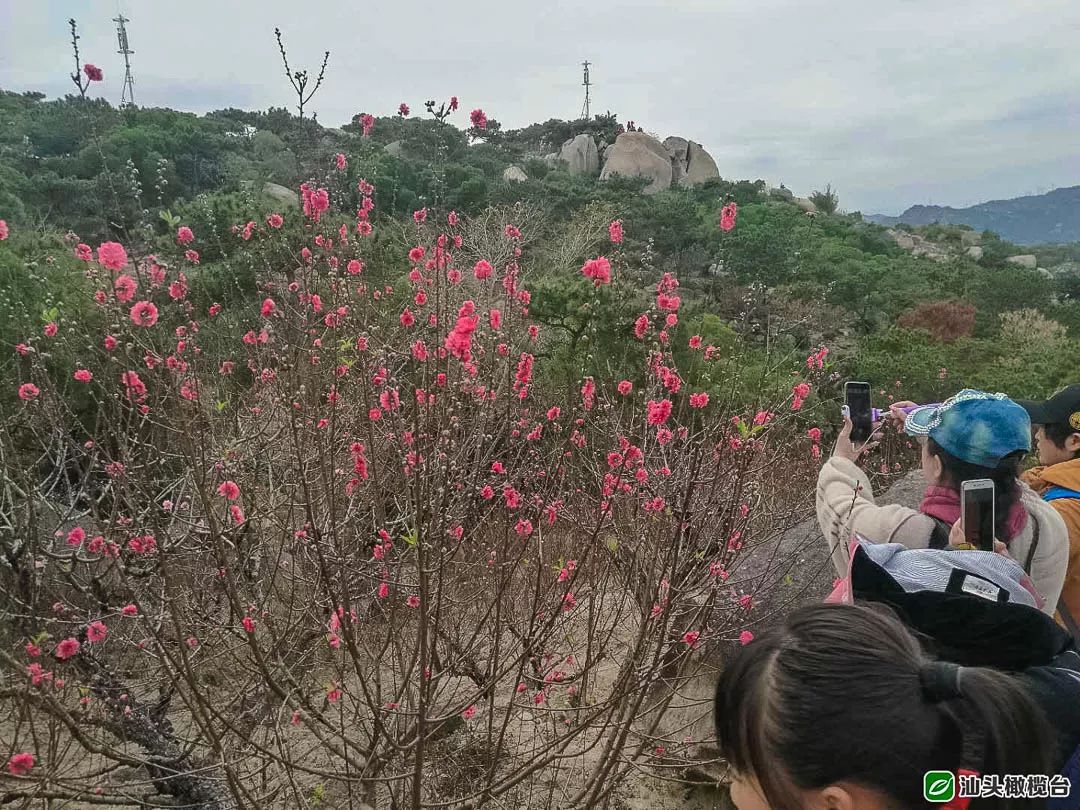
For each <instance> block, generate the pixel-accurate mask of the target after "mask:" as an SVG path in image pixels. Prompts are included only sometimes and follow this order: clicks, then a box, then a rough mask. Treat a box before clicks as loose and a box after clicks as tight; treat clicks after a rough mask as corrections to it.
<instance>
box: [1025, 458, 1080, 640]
mask: <svg viewBox="0 0 1080 810" xmlns="http://www.w3.org/2000/svg"><path fill="white" fill-rule="evenodd" d="M1023 478H1024V480H1025V481H1026V482H1027V483H1028V484H1029V485H1030V486H1031V488H1032V489H1034V490H1035V491H1036V492H1038V493H1039V494H1040V495H1041V494H1042V493H1043V492H1045V491H1046V490H1047V489H1049V488H1050V487H1055V486H1056V487H1066V488H1067V489H1073V490H1076V491H1077V492H1080V458H1076V459H1073V460H1072V461H1066V462H1063V463H1061V464H1054V465H1052V466H1050V467H1036V468H1034V469H1032V470H1028V471H1027V472H1026V473H1024V475H1023ZM1050 505H1051V506H1053V507H1054V508H1055V509H1056V510H1057V511H1058V514H1059V515H1061V517H1062V518H1063V519H1064V521H1065V525H1066V526H1068V527H1069V567H1068V569H1067V571H1066V573H1065V585H1064V586H1063V587H1062V589H1061V602H1059V604H1062V603H1064V605H1065V606H1066V607H1067V608H1068V609H1069V613H1071V614H1072V616H1073V619H1074V620H1077V621H1080V500H1076V499H1074V498H1058V499H1057V500H1053V501H1050Z"/></svg>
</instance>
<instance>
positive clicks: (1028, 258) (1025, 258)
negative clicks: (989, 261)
mask: <svg viewBox="0 0 1080 810" xmlns="http://www.w3.org/2000/svg"><path fill="white" fill-rule="evenodd" d="M1005 261H1007V262H1009V263H1010V264H1018V265H1020V266H1021V267H1026V268H1028V269H1029V270H1034V269H1035V268H1036V267H1038V266H1039V260H1038V259H1037V258H1036V257H1035V256H1034V255H1032V254H1030V253H1025V254H1023V255H1021V256H1010V257H1009V258H1007V259H1006V260H1005Z"/></svg>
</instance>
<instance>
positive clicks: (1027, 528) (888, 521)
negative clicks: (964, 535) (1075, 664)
mask: <svg viewBox="0 0 1080 810" xmlns="http://www.w3.org/2000/svg"><path fill="white" fill-rule="evenodd" d="M890 419H891V420H892V422H893V423H894V424H895V425H896V426H897V427H898V428H901V429H903V430H904V431H905V432H906V433H907V434H908V435H909V436H912V437H915V438H916V439H917V440H918V442H919V444H920V446H921V451H922V472H923V477H924V478H925V480H926V483H927V485H928V486H927V489H926V492H925V494H924V496H923V500H922V503H921V504H920V506H919V508H918V509H911V508H909V507H906V506H901V505H900V504H878V503H877V502H876V501H875V499H874V493H873V489H872V487H871V485H870V480H869V478H867V476H866V474H865V473H864V472H863V471H862V470H861V469H860V468H859V466H858V465H857V464H856V461H857V460H858V458H859V457H860V456H861V455H862V454H863V453H864V452H865V451H866V450H867V449H869V448H870V447H873V446H874V444H876V439H875V437H876V434H877V431H876V430H875V437H872V438H871V440H870V441H868V442H867V443H865V444H863V445H862V446H859V447H857V446H855V445H854V443H853V442H852V441H851V428H852V424H851V420H850V419H848V418H847V417H846V416H845V418H844V428H843V430H842V431H841V433H840V436H839V439H838V440H837V443H836V449H835V450H834V452H833V455H832V457H831V458H830V459H829V460H828V461H827V462H826V463H825V465H824V466H823V467H822V469H821V472H820V474H819V475H818V485H817V494H816V505H817V517H818V523H819V525H820V526H821V530H822V532H823V534H824V535H825V539H826V541H827V542H828V544H829V550H830V553H831V555H832V561H833V565H834V566H835V568H836V571H837V575H838V576H840V577H844V576H846V574H847V570H848V560H849V549H850V546H849V544H850V542H851V541H852V539H853V538H854V536H855V535H859V536H860V537H862V538H864V539H866V540H868V541H870V542H873V543H900V544H902V545H904V546H906V547H908V548H946V547H948V546H949V536H950V533H951V532H952V530H953V527H954V526H955V524H957V522H958V521H959V519H960V488H961V485H962V484H963V482H964V481H969V480H973V479H978V478H989V479H991V480H992V481H993V482H994V485H995V493H994V494H995V501H996V510H995V511H996V525H995V537H996V539H998V540H1000V541H1002V542H1003V543H1004V544H1005V547H1006V549H1007V552H1008V553H1009V554H1010V555H1011V556H1012V557H1013V558H1015V559H1016V560H1017V561H1018V562H1019V563H1020V564H1021V565H1022V566H1023V568H1024V570H1025V571H1026V572H1027V573H1028V574H1029V575H1030V577H1031V580H1032V582H1033V584H1034V586H1035V588H1036V589H1037V590H1038V591H1039V593H1040V594H1042V597H1043V599H1044V604H1043V606H1042V609H1043V611H1044V612H1046V613H1049V614H1053V613H1054V610H1055V608H1056V606H1057V603H1058V598H1059V596H1060V594H1061V588H1062V584H1063V582H1064V580H1065V568H1066V565H1067V562H1068V556H1069V539H1068V530H1067V529H1066V526H1065V522H1064V521H1063V520H1062V519H1061V516H1060V515H1059V514H1058V513H1057V511H1056V510H1055V509H1054V508H1053V507H1052V506H1051V505H1050V504H1048V503H1046V502H1045V501H1043V500H1042V499H1041V498H1040V497H1039V496H1038V495H1037V494H1035V492H1034V491H1032V489H1031V488H1030V487H1028V486H1027V485H1026V484H1024V483H1023V482H1022V481H1021V480H1020V477H1019V476H1020V463H1021V461H1022V459H1023V458H1024V457H1025V456H1026V455H1027V453H1028V452H1029V451H1030V449H1031V422H1030V419H1029V418H1028V415H1027V412H1026V411H1025V410H1024V409H1023V408H1021V407H1020V406H1019V405H1017V404H1016V403H1015V402H1013V401H1012V400H1011V399H1009V398H1008V397H1006V396H1005V395H1004V394H988V393H985V392H982V391H974V390H971V389H965V390H963V391H961V392H960V393H958V394H956V395H955V396H953V397H952V398H950V399H948V400H946V401H945V402H943V403H941V404H939V405H927V406H923V407H918V406H916V405H915V403H912V402H898V403H895V404H894V405H893V406H892V408H891V411H890Z"/></svg>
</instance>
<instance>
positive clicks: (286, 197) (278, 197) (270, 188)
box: [262, 183, 300, 208]
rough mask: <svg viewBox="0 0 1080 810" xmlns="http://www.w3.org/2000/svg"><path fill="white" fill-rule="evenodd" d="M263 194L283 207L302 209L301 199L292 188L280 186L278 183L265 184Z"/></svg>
mask: <svg viewBox="0 0 1080 810" xmlns="http://www.w3.org/2000/svg"><path fill="white" fill-rule="evenodd" d="M262 193H263V194H265V195H266V196H267V197H269V198H270V199H272V200H274V201H275V202H279V203H282V204H283V205H288V206H292V207H293V208H299V207H300V197H299V196H298V195H297V193H296V192H295V191H293V190H292V189H291V188H285V186H279V185H278V184H277V183H264V184H263V187H262Z"/></svg>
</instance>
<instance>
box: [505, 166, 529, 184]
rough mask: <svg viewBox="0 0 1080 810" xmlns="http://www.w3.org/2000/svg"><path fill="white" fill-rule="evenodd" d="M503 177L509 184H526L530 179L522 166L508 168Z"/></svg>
mask: <svg viewBox="0 0 1080 810" xmlns="http://www.w3.org/2000/svg"><path fill="white" fill-rule="evenodd" d="M502 177H503V180H505V181H506V182H507V183H524V182H525V181H526V180H528V179H529V175H527V174H525V172H524V171H523V170H522V168H521V167H520V166H507V167H506V168H505V169H504V170H503V175H502Z"/></svg>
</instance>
